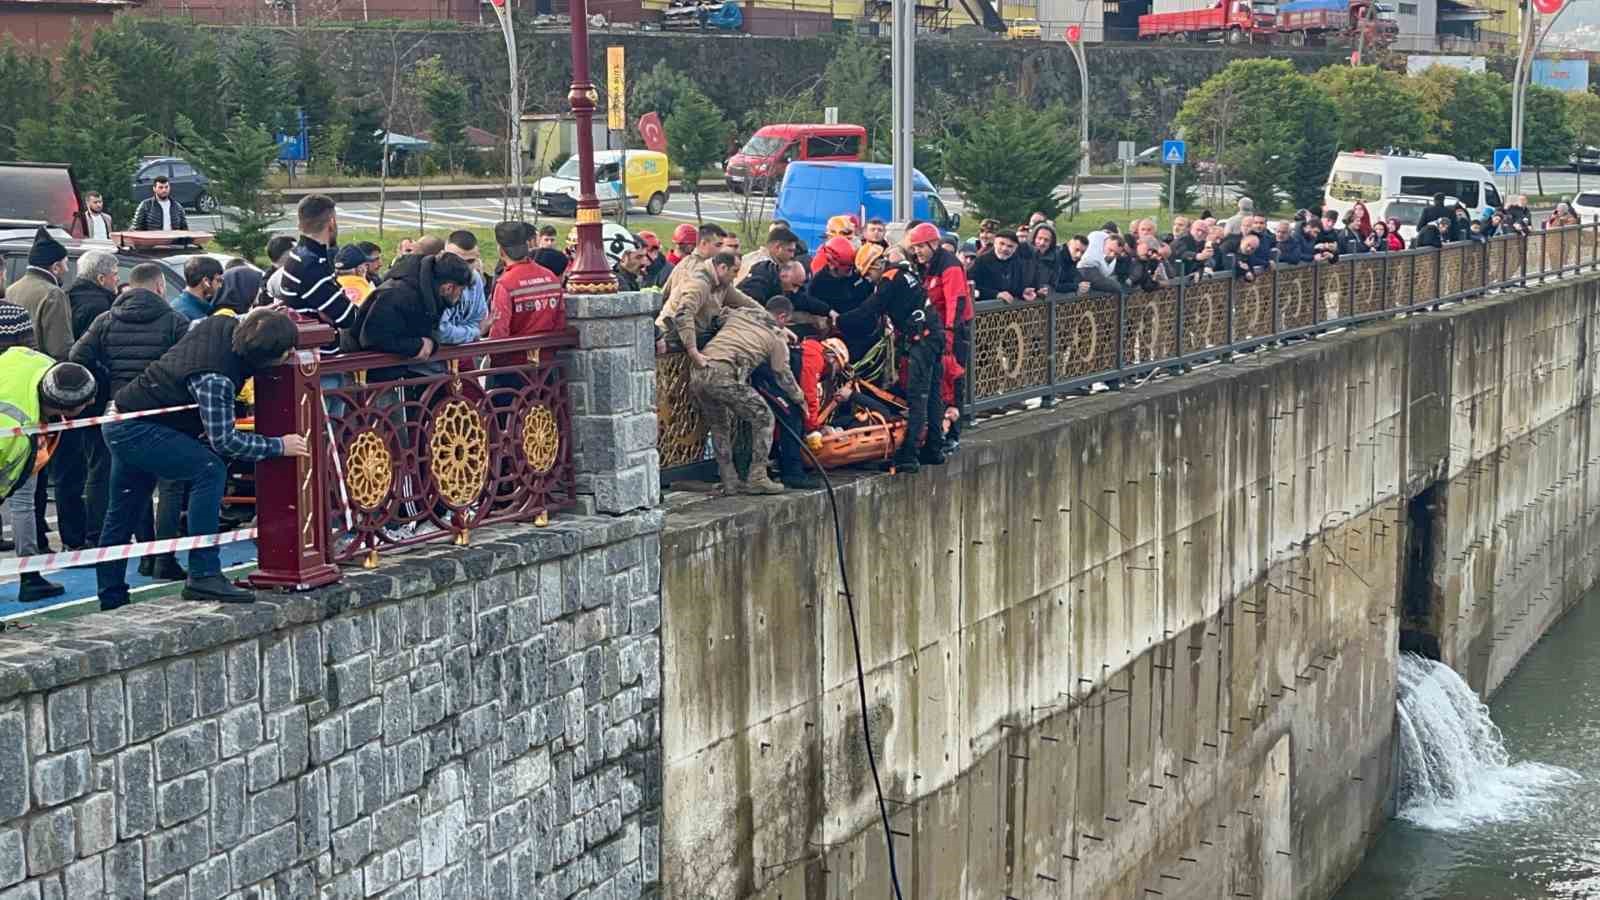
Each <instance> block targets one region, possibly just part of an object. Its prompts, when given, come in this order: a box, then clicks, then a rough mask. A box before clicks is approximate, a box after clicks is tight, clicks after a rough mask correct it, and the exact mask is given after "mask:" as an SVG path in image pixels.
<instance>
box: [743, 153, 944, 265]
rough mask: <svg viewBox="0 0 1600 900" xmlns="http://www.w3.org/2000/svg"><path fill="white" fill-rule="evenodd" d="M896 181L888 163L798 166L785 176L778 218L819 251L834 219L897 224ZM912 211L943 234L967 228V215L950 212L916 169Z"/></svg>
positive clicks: (912, 192) (790, 167) (803, 163)
mask: <svg viewBox="0 0 1600 900" xmlns="http://www.w3.org/2000/svg"><path fill="white" fill-rule="evenodd" d="M893 180H894V167H893V166H889V165H886V164H884V163H863V162H797V163H794V164H792V165H790V166H789V170H788V172H787V173H786V174H785V175H784V177H783V185H782V186H781V187H780V188H779V189H778V204H777V206H776V208H774V210H773V217H774V218H778V219H783V220H784V221H786V222H788V223H789V227H790V228H792V229H793V230H794V233H795V234H796V235H798V236H799V237H800V239H801V240H802V241H805V242H806V246H808V247H812V248H816V247H818V246H820V245H821V244H822V237H823V234H824V233H825V232H826V230H827V224H828V220H829V219H830V218H832V217H834V216H840V215H849V214H852V213H853V214H855V215H856V216H858V217H859V218H860V220H861V221H863V222H865V221H867V220H868V219H872V218H878V219H883V220H884V221H886V222H887V221H889V220H891V219H892V218H893V217H894V216H893V212H892V210H893V208H894V202H893V198H892V196H891V193H892V189H893V188H892V185H893ZM911 211H912V215H914V216H916V217H917V218H918V219H922V220H924V221H928V222H932V223H933V224H934V225H936V226H938V228H939V230H940V231H955V230H956V229H957V228H958V227H960V225H961V217H960V216H959V215H951V214H950V212H949V210H947V209H945V205H944V201H942V200H940V199H939V191H938V189H937V188H935V187H934V186H933V183H932V182H930V181H929V180H928V179H927V176H925V175H923V174H922V173H921V172H918V171H916V170H914V169H913V170H912V175H911Z"/></svg>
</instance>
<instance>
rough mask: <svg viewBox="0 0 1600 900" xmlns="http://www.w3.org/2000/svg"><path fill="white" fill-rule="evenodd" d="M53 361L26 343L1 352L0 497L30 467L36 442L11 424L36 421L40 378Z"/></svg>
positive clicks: (23, 424) (28, 470)
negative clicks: (23, 345)
mask: <svg viewBox="0 0 1600 900" xmlns="http://www.w3.org/2000/svg"><path fill="white" fill-rule="evenodd" d="M55 363H56V361H55V360H53V359H51V358H50V357H48V356H46V355H44V354H43V353H40V352H39V351H37V350H30V349H28V348H27V347H12V348H10V349H8V350H6V352H4V353H0V497H9V496H11V494H12V492H13V491H15V490H16V489H17V486H18V485H19V484H21V483H22V482H23V480H24V479H26V478H27V477H28V475H29V474H30V473H31V471H32V468H33V467H32V465H31V462H32V460H33V452H34V446H35V442H34V439H33V438H30V437H29V436H27V435H14V434H9V433H7V432H9V431H10V430H11V429H12V428H17V427H27V426H29V425H34V424H37V423H38V421H39V382H41V381H43V380H44V373H45V372H46V371H48V370H49V368H50V367H51V366H53V365H55Z"/></svg>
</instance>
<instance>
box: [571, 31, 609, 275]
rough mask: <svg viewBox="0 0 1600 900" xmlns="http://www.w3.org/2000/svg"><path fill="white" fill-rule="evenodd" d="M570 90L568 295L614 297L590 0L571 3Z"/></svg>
mask: <svg viewBox="0 0 1600 900" xmlns="http://www.w3.org/2000/svg"><path fill="white" fill-rule="evenodd" d="M569 17H570V18H571V19H572V87H571V88H570V89H569V90H568V91H567V102H568V103H570V104H571V105H572V118H573V121H574V122H575V123H576V124H577V126H578V211H577V219H578V224H577V227H576V229H575V230H576V231H577V232H578V253H577V257H576V258H575V259H573V261H572V270H571V272H570V273H569V274H568V275H567V293H569V294H613V293H616V290H617V276H615V275H613V274H611V266H609V265H608V264H607V263H606V253H605V250H604V249H603V248H602V247H601V237H600V233H601V225H600V198H598V197H596V196H595V193H594V106H595V101H596V100H597V99H599V92H598V91H596V90H595V88H594V84H593V83H592V82H591V81H589V0H572V4H571V7H570V13H569Z"/></svg>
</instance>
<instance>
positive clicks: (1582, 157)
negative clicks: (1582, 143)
mask: <svg viewBox="0 0 1600 900" xmlns="http://www.w3.org/2000/svg"><path fill="white" fill-rule="evenodd" d="M1567 162H1568V163H1570V164H1571V165H1572V168H1573V170H1574V171H1578V172H1593V171H1596V170H1600V147H1585V148H1583V149H1582V150H1579V151H1578V152H1577V153H1574V154H1572V155H1571V156H1569V157H1567Z"/></svg>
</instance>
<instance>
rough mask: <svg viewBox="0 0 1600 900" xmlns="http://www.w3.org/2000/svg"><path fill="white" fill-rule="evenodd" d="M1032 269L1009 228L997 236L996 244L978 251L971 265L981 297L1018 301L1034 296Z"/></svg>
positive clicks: (974, 280)
mask: <svg viewBox="0 0 1600 900" xmlns="http://www.w3.org/2000/svg"><path fill="white" fill-rule="evenodd" d="M1031 274H1032V268H1031V267H1030V266H1029V265H1028V264H1027V262H1025V261H1024V260H1023V259H1022V257H1021V256H1020V255H1018V253H1017V240H1016V238H1015V237H1013V236H1012V234H1011V232H1009V231H1001V232H998V233H996V234H995V236H994V245H993V246H991V247H990V248H989V249H987V250H985V251H983V252H982V253H979V254H978V261H977V262H975V263H973V264H972V273H971V277H972V283H973V284H974V285H975V286H976V290H977V292H978V299H979V300H1004V301H1005V302H1007V303H1013V302H1015V301H1017V300H1032V299H1033V298H1034V289H1033V284H1032V283H1031V279H1030V276H1031Z"/></svg>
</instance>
